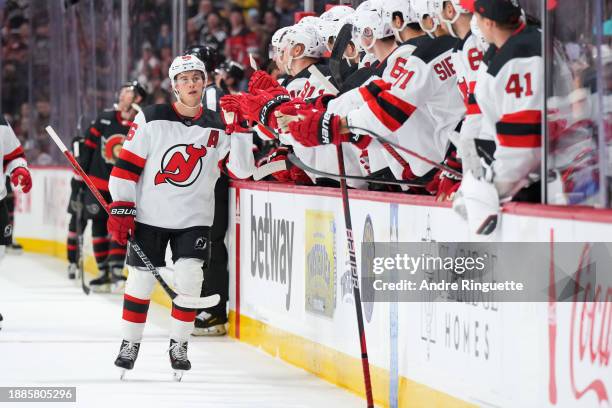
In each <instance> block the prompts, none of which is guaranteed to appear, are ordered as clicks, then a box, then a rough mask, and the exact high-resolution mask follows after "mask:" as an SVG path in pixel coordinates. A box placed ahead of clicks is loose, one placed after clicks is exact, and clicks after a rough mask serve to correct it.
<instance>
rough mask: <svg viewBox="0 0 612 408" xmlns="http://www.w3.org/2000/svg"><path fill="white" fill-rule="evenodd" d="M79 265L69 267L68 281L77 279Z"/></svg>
mask: <svg viewBox="0 0 612 408" xmlns="http://www.w3.org/2000/svg"><path fill="white" fill-rule="evenodd" d="M77 270H78V268H77V265H76V264H75V263H71V264H69V265H68V279H76V273H77Z"/></svg>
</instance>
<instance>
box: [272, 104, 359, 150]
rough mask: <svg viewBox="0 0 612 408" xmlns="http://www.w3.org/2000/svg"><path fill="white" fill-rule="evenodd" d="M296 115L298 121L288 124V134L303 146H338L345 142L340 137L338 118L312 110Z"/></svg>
mask: <svg viewBox="0 0 612 408" xmlns="http://www.w3.org/2000/svg"><path fill="white" fill-rule="evenodd" d="M281 112H283V111H282V110H281ZM297 114H298V115H299V116H300V119H299V120H297V121H294V122H291V123H289V132H291V135H292V136H293V137H294V138H295V140H297V141H298V142H299V143H301V144H302V145H303V146H306V147H311V146H320V145H326V144H332V143H333V144H339V143H341V142H343V141H346V140H343V138H342V137H341V135H340V116H338V115H334V114H332V113H329V112H326V111H322V110H313V109H304V110H300V111H297ZM344 139H347V138H344Z"/></svg>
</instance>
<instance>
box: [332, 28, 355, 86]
mask: <svg viewBox="0 0 612 408" xmlns="http://www.w3.org/2000/svg"><path fill="white" fill-rule="evenodd" d="M352 39H353V25H352V24H348V23H347V24H345V25H343V26H342V28H341V29H340V32H339V33H338V36H337V37H336V41H334V48H332V52H331V56H330V57H329V70H330V71H331V74H332V77H333V78H334V81H336V84H337V85H338V88H340V89H342V83H343V82H344V78H342V61H344V53H345V51H346V48H347V47H348V45H349V43H350V42H351V40H352Z"/></svg>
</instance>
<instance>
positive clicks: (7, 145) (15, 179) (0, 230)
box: [0, 115, 32, 329]
mask: <svg viewBox="0 0 612 408" xmlns="http://www.w3.org/2000/svg"><path fill="white" fill-rule="evenodd" d="M0 155H2V156H1V157H2V162H3V177H2V180H4V177H6V176H8V177H9V179H10V180H11V184H13V186H15V187H17V186H19V187H21V191H23V192H24V193H28V192H29V191H30V189H31V188H32V177H31V175H30V171H29V170H28V162H27V161H26V158H25V152H24V151H23V148H22V147H21V143H19V139H17V136H15V133H14V132H13V129H11V127H10V126H9V124H8V122H7V121H6V119H5V118H4V116H2V115H0ZM6 194H7V192H6V185H5V183H4V182H2V183H0V262H1V261H2V258H4V254H5V252H6V247H7V245H11V244H12V241H13V240H12V236H13V235H12V232H13V231H12V229H13V226H12V225H11V223H10V221H9V213H8V209H7V206H6ZM0 329H2V314H0Z"/></svg>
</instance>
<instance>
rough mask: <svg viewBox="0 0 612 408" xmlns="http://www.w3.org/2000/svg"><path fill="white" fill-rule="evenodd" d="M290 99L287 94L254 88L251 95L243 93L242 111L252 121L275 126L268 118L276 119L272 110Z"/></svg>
mask: <svg viewBox="0 0 612 408" xmlns="http://www.w3.org/2000/svg"><path fill="white" fill-rule="evenodd" d="M290 99H291V98H290V97H289V95H287V94H283V93H278V94H276V95H274V94H272V93H268V92H266V91H260V90H255V92H254V93H253V94H252V95H244V99H243V100H242V102H243V105H242V113H243V114H244V117H245V118H246V119H248V120H250V121H252V122H255V123H262V124H264V125H265V126H268V127H271V128H275V127H276V126H275V122H272V123H271V122H270V119H274V120H275V119H276V118H275V116H274V115H272V112H273V111H274V110H275V109H277V108H278V107H279V106H280V105H281V104H283V103H284V102H288V101H289V100H290Z"/></svg>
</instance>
